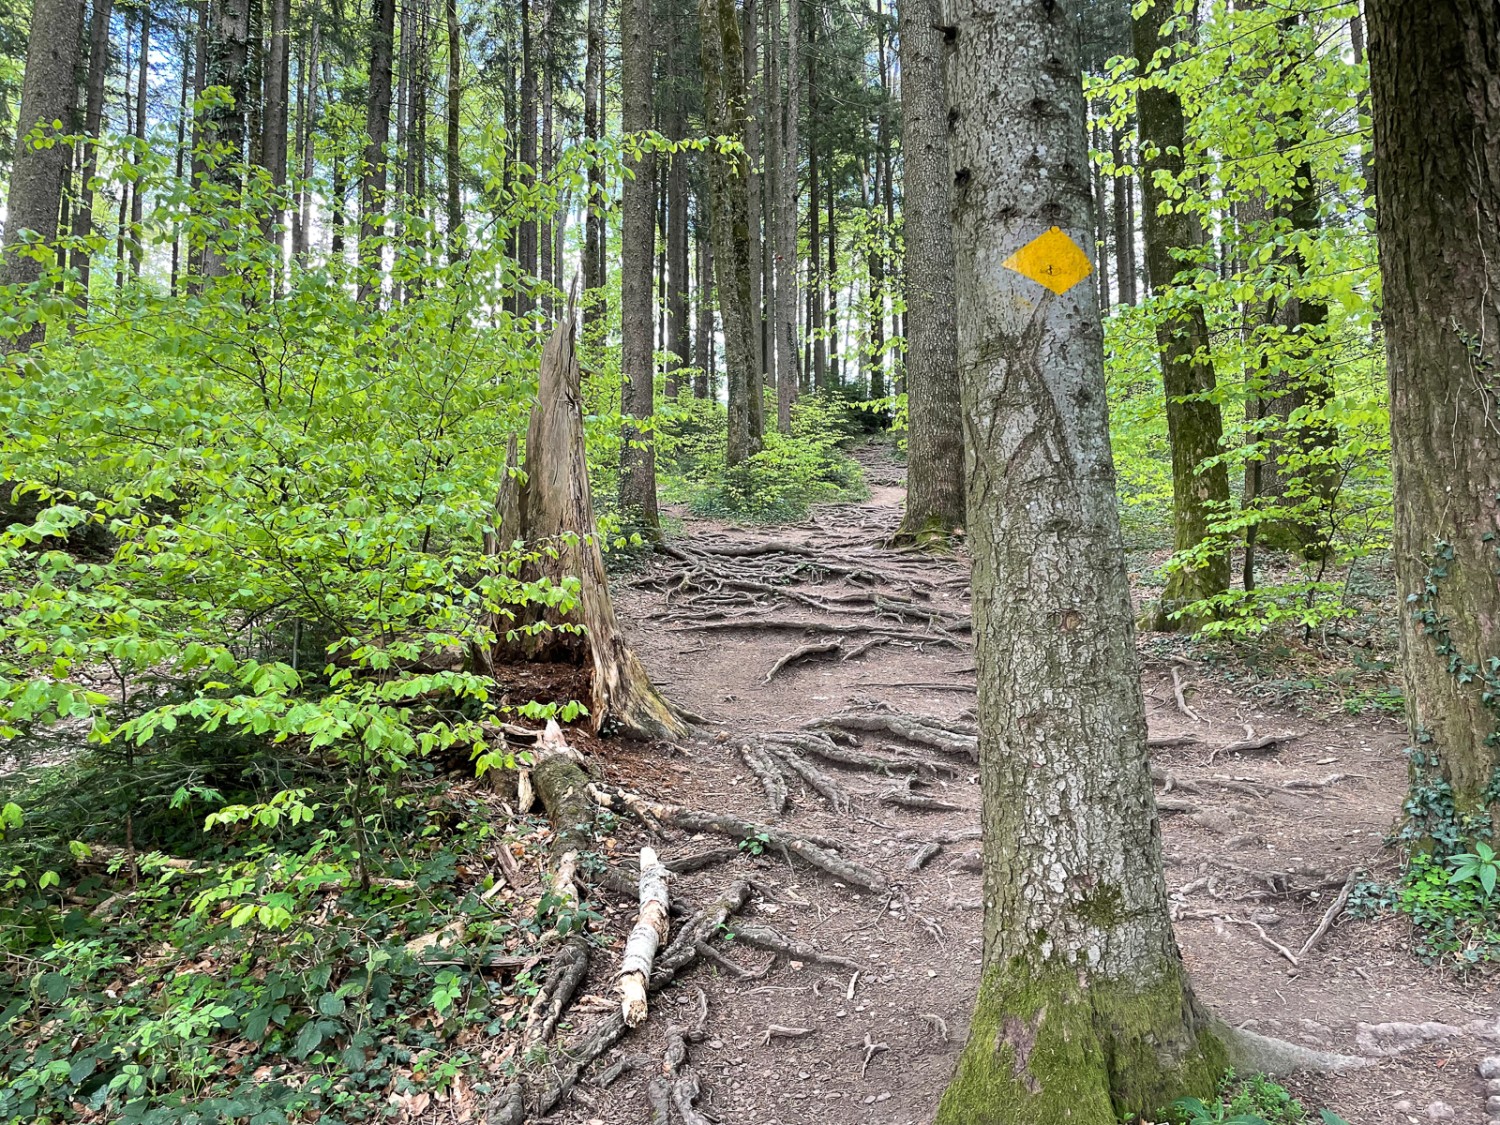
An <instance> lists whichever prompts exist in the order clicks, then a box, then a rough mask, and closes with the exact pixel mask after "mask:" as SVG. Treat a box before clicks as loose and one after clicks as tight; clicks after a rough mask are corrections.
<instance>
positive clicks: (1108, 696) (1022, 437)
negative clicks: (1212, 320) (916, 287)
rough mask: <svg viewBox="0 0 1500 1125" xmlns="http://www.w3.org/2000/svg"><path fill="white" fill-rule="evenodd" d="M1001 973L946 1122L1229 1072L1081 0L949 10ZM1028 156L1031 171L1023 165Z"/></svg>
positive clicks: (975, 1025) (1126, 1094)
mask: <svg viewBox="0 0 1500 1125" xmlns="http://www.w3.org/2000/svg"><path fill="white" fill-rule="evenodd" d="M948 27H949V28H950V31H949V32H948V34H949V35H950V36H951V38H952V43H953V46H952V52H951V54H950V56H949V59H948V67H947V78H948V104H949V107H950V120H951V122H952V134H951V142H950V143H951V159H952V175H953V182H954V190H955V205H954V245H955V247H956V253H957V269H956V278H957V296H958V326H959V327H958V354H959V371H960V379H961V387H962V394H963V414H964V425H965V434H966V435H967V437H968V439H969V440H968V452H967V468H968V513H969V524H968V529H969V544H970V549H971V551H972V553H973V559H974V574H973V587H974V636H975V643H976V654H975V663H976V665H977V667H978V683H979V754H980V786H981V793H982V806H983V807H982V812H981V816H982V818H983V821H984V848H983V856H984V891H985V893H984V899H985V915H984V968H983V976H982V979H981V984H980V992H979V999H978V1003H977V1006H976V1008H975V1012H974V1018H973V1021H972V1023H971V1024H970V1029H969V1041H968V1046H967V1047H966V1049H965V1050H964V1053H963V1056H962V1058H961V1059H960V1062H959V1065H958V1070H957V1073H956V1075H955V1077H954V1079H953V1082H952V1084H951V1085H950V1086H949V1088H948V1090H947V1092H946V1094H945V1095H944V1097H943V1101H942V1105H941V1108H940V1109H939V1111H938V1116H937V1120H938V1122H939V1123H941V1125H981V1123H1001V1122H1014V1123H1017V1125H1021V1123H1025V1125H1033V1123H1035V1122H1041V1121H1046V1122H1054V1121H1059V1122H1060V1121H1071V1122H1076V1123H1077V1125H1106V1123H1107V1125H1114V1123H1115V1122H1117V1121H1120V1120H1122V1119H1124V1118H1125V1117H1127V1116H1128V1115H1131V1114H1134V1115H1136V1116H1138V1117H1139V1118H1141V1119H1143V1120H1153V1121H1157V1120H1162V1119H1163V1116H1164V1115H1166V1114H1167V1113H1169V1112H1170V1110H1171V1106H1172V1103H1173V1101H1174V1100H1175V1099H1177V1098H1179V1097H1182V1096H1186V1095H1194V1096H1198V1097H1208V1096H1211V1094H1212V1092H1213V1090H1214V1088H1215V1086H1216V1084H1217V1082H1218V1079H1219V1076H1220V1074H1221V1073H1222V1071H1223V1068H1224V1063H1225V1051H1224V1048H1223V1047H1222V1046H1221V1044H1220V1042H1219V1040H1218V1039H1217V1038H1216V1037H1215V1036H1214V1035H1213V1034H1211V1033H1209V1032H1208V1030H1207V1028H1208V1023H1209V1021H1208V1017H1207V1014H1206V1013H1205V1012H1204V1011H1203V1009H1201V1008H1200V1007H1199V1005H1198V1003H1197V1001H1196V1000H1195V999H1194V996H1193V991H1192V989H1191V987H1190V986H1189V984H1188V980H1187V976H1186V973H1185V971H1184V969H1183V964H1182V959H1181V956H1180V954H1179V952H1178V949H1177V942H1176V939H1175V938H1174V937H1173V934H1172V923H1171V918H1170V916H1169V914H1168V909H1167V893H1166V885H1165V882H1164V880H1163V878H1162V855H1161V835H1160V826H1159V824H1158V820H1157V812H1156V808H1155V804H1154V801H1153V797H1152V791H1151V774H1150V770H1149V768H1148V766H1149V763H1148V761H1147V755H1146V721H1145V712H1144V705H1143V700H1142V697H1141V687H1140V668H1139V665H1138V662H1137V659H1136V655H1135V637H1134V630H1133V628H1132V624H1131V602H1130V586H1129V583H1128V581H1127V578H1126V573H1125V557H1124V547H1123V543H1122V541H1121V533H1120V524H1119V517H1118V513H1117V510H1116V506H1115V475H1114V465H1113V462H1112V458H1111V454H1110V444H1109V421H1108V413H1107V407H1106V402H1105V386H1104V371H1103V346H1102V339H1103V332H1102V326H1101V323H1100V317H1099V310H1098V306H1097V304H1096V302H1095V297H1094V288H1093V286H1092V285H1091V284H1090V283H1089V281H1088V275H1089V272H1090V264H1089V260H1088V255H1087V254H1086V252H1085V251H1084V250H1083V248H1082V247H1083V246H1084V245H1087V244H1088V243H1089V242H1090V241H1091V240H1092V232H1093V229H1094V218H1093V195H1092V192H1091V190H1090V184H1089V171H1088V169H1089V160H1088V151H1087V149H1088V142H1087V137H1086V126H1085V112H1084V100H1083V91H1082V87H1081V83H1080V81H1079V74H1080V69H1081V67H1080V61H1079V58H1080V54H1079V40H1078V24H1077V11H1076V7H1075V4H1074V3H1073V2H1071V0H1050V2H1049V3H1046V4H1042V3H1016V4H1002V5H996V4H990V3H982V2H980V0H954V2H953V3H951V5H950V8H949V23H948ZM1022 154H1024V157H1023V155H1022Z"/></svg>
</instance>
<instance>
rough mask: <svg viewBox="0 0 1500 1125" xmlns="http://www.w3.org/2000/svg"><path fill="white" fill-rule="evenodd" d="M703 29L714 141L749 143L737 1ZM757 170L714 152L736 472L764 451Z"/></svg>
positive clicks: (710, 15)
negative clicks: (758, 366)
mask: <svg viewBox="0 0 1500 1125" xmlns="http://www.w3.org/2000/svg"><path fill="white" fill-rule="evenodd" d="M698 16H699V23H700V24H701V26H702V32H703V33H702V36H701V39H702V50H703V87H704V89H703V104H704V110H705V116H706V117H707V124H708V133H709V135H710V136H716V137H718V136H722V137H731V138H742V137H743V136H744V131H745V116H746V114H745V85H744V70H743V68H741V67H739V66H733V65H731V66H726V65H725V62H726V61H729V62H733V60H736V59H740V58H743V57H744V56H743V47H742V45H741V43H740V28H739V20H738V18H737V17H736V13H735V10H734V0H698ZM749 181H750V167H749V160H748V159H747V158H746V157H745V156H744V155H743V154H740V155H737V156H736V155H730V154H724V153H718V152H712V151H711V152H710V153H709V157H708V182H709V192H710V195H711V197H712V207H713V219H712V228H713V241H714V248H713V264H714V274H715V280H716V282H717V288H718V293H719V312H720V314H721V315H722V317H723V321H724V367H725V370H726V375H727V381H728V400H729V433H728V437H727V443H726V447H725V457H724V460H725V464H727V465H728V466H729V467H731V468H733V467H734V466H736V465H738V464H740V463H741V462H742V461H744V460H745V458H747V457H749V456H750V455H751V454H753V453H758V452H760V447H761V429H760V427H759V426H758V425H756V421H757V419H758V418H759V417H760V413H761V411H760V409H759V408H760V403H759V402H758V401H757V400H758V398H759V385H758V384H759V379H758V377H757V373H756V371H755V370H754V368H753V366H752V365H753V363H754V359H755V346H754V343H753V340H752V331H753V325H752V322H751V316H750V309H751V304H750V277H751V267H750V258H751V253H752V249H753V248H752V245H751V242H750V198H749Z"/></svg>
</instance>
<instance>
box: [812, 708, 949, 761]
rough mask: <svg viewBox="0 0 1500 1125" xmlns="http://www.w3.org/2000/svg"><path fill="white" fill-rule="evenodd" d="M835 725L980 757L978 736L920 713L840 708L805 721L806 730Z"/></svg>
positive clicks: (947, 751) (843, 728)
mask: <svg viewBox="0 0 1500 1125" xmlns="http://www.w3.org/2000/svg"><path fill="white" fill-rule="evenodd" d="M827 727H836V728H838V729H839V730H844V731H883V732H885V733H887V734H893V735H895V736H896V737H897V738H904V739H906V741H908V742H915V743H917V744H918V745H920V746H930V747H932V749H934V750H941V751H942V752H943V753H945V754H961V755H963V756H964V757H967V758H972V759H974V760H975V761H978V760H979V739H978V737H976V736H975V735H971V734H968V733H960V732H957V731H954V730H950V729H948V728H946V727H942V726H939V725H938V723H937V721H936V720H934V719H928V718H926V717H925V716H918V715H900V714H893V713H890V712H884V711H840V712H839V713H838V714H836V715H830V716H828V717H827V718H825V719H814V720H812V721H811V722H809V723H804V724H802V728H803V729H804V730H818V729H821V728H827Z"/></svg>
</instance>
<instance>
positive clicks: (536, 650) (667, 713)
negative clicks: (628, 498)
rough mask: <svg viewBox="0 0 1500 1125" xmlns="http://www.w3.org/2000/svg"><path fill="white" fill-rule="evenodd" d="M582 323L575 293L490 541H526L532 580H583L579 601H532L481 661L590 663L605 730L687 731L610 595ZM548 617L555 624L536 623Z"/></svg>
mask: <svg viewBox="0 0 1500 1125" xmlns="http://www.w3.org/2000/svg"><path fill="white" fill-rule="evenodd" d="M576 321H577V306H576V303H575V302H573V301H570V302H569V304H568V308H567V311H566V313H565V314H564V316H563V319H562V320H561V321H559V322H558V325H557V327H556V328H555V329H554V330H553V333H552V336H551V338H550V339H549V340H548V341H547V346H546V348H545V349H543V351H542V365H541V371H540V373H539V375H538V378H537V401H536V404H535V405H534V406H533V407H532V410H531V421H530V424H529V425H528V427H527V430H526V459H525V464H524V469H525V472H524V473H523V474H521V475H520V476H519V477H518V475H517V474H516V473H515V472H514V471H513V469H514V468H515V466H514V465H513V464H507V466H506V468H507V471H506V475H505V480H504V482H503V484H502V487H501V491H500V499H499V500H498V502H497V503H496V510H497V512H498V513H499V516H500V519H499V523H500V528H499V532H498V535H494V536H492V542H491V544H489V545H492V546H497V545H498V544H499V543H504V542H512V541H515V540H522V541H524V542H525V543H526V544H527V546H528V548H530V549H531V550H532V551H534V552H535V553H536V554H537V558H536V559H535V560H534V561H532V562H530V563H528V564H527V566H526V568H525V570H524V572H523V574H522V578H523V580H525V581H537V580H541V579H545V580H547V581H549V582H550V583H551V584H552V585H554V586H562V585H563V584H564V583H565V582H567V581H568V580H570V579H572V580H576V581H577V582H578V584H579V590H578V595H577V601H576V605H575V606H574V607H573V608H572V609H571V610H568V611H567V612H559V611H558V610H557V609H555V608H544V607H538V606H531V607H523V609H522V610H521V611H520V612H519V613H518V616H517V617H516V619H515V620H512V621H509V622H505V623H502V624H501V626H500V628H499V629H498V630H497V631H498V632H499V634H500V635H499V637H498V639H497V641H496V644H495V649H494V652H493V653H492V654H488V657H487V658H486V657H484V656H482V657H481V660H480V663H481V664H483V665H488V666H489V667H490V668H492V669H493V668H494V667H495V666H496V665H497V664H499V663H501V662H503V661H506V660H517V659H524V660H545V661H560V662H565V663H573V664H581V665H584V666H586V667H588V668H589V669H590V671H591V678H590V684H589V699H588V706H589V718H590V722H591V724H592V726H593V728H594V730H595V731H596V732H599V733H610V732H620V733H624V734H628V735H632V736H634V737H639V738H677V737H681V736H682V735H683V734H685V733H686V732H687V725H686V723H685V722H684V721H683V719H682V717H681V716H679V715H678V714H677V712H676V711H675V710H674V709H673V708H672V706H671V705H670V704H669V703H667V701H666V700H665V699H663V698H662V697H661V695H660V694H659V693H658V692H657V690H656V689H655V688H654V687H653V686H652V685H651V679H650V677H649V676H647V675H646V670H645V668H644V667H643V666H642V665H641V662H640V660H639V659H638V658H637V657H636V655H635V653H634V652H632V651H631V648H630V646H629V645H628V644H626V642H625V638H624V636H623V635H622V634H621V632H620V626H619V622H618V621H616V619H615V609H614V603H613V602H612V601H611V600H610V596H609V579H608V576H607V575H606V573H605V570H604V556H603V555H602V554H601V553H600V550H599V542H598V538H597V535H596V533H595V523H594V502H593V497H592V495H591V493H590V492H589V474H588V464H587V462H586V460H585V456H584V443H583V380H582V376H581V374H580V371H579V367H578V349H577V340H576V333H577V323H576ZM507 460H508V461H511V460H513V458H510V457H508V458H507ZM538 623H541V624H545V625H547V626H551V628H544V629H533V628H530V626H533V625H536V624H538ZM579 625H581V626H583V629H582V630H581V631H580V630H578V629H577V628H576V626H579ZM559 626H569V627H570V628H559Z"/></svg>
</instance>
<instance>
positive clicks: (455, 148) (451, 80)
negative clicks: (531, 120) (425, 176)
mask: <svg viewBox="0 0 1500 1125" xmlns="http://www.w3.org/2000/svg"><path fill="white" fill-rule="evenodd" d="M443 15H444V18H445V19H446V21H447V24H448V89H447V98H446V100H445V103H444V107H443V108H444V109H445V110H446V111H447V112H446V116H447V124H448V135H447V138H446V141H447V147H446V152H445V154H444V166H443V171H444V173H445V174H446V176H447V188H448V261H449V262H450V263H452V262H459V261H462V260H463V259H464V257H465V256H466V254H467V252H466V250H465V249H464V236H463V225H464V205H463V149H462V146H461V145H460V143H459V124H460V122H461V120H462V118H461V117H460V112H461V110H462V107H463V85H462V66H463V52H464V40H463V29H462V27H461V26H460V24H459V22H458V0H444V4H443Z"/></svg>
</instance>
